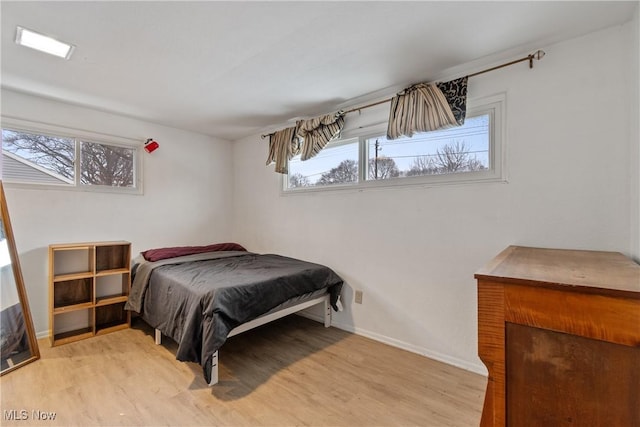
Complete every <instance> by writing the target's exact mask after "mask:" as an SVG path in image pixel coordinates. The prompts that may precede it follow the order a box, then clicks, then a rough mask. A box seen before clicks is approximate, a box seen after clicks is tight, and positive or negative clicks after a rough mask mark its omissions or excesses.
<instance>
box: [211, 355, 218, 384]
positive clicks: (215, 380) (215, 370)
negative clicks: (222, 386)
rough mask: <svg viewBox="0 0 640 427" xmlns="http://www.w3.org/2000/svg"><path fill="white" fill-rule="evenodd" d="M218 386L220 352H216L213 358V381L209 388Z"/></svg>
mask: <svg viewBox="0 0 640 427" xmlns="http://www.w3.org/2000/svg"><path fill="white" fill-rule="evenodd" d="M216 384H218V352H217V351H216V352H215V353H213V356H211V381H209V386H213V385H216Z"/></svg>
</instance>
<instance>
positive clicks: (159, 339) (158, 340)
mask: <svg viewBox="0 0 640 427" xmlns="http://www.w3.org/2000/svg"><path fill="white" fill-rule="evenodd" d="M156 344H157V345H160V344H162V332H160V329H156Z"/></svg>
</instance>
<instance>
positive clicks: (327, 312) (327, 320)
mask: <svg viewBox="0 0 640 427" xmlns="http://www.w3.org/2000/svg"><path fill="white" fill-rule="evenodd" d="M329 326H331V304H330V303H329V298H328V297H327V298H325V299H324V327H325V328H328V327H329Z"/></svg>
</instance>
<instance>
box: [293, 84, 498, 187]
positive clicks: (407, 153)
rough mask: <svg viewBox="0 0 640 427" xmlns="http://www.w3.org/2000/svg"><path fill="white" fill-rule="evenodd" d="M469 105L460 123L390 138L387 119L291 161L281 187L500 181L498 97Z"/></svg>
mask: <svg viewBox="0 0 640 427" xmlns="http://www.w3.org/2000/svg"><path fill="white" fill-rule="evenodd" d="M483 101H484V102H482V103H477V105H476V106H471V105H470V106H469V108H468V111H467V117H466V120H465V123H464V125H463V126H459V127H455V128H449V129H444V130H439V131H434V132H426V133H420V134H415V135H413V137H411V138H407V137H403V138H400V139H396V140H392V141H388V140H387V139H386V136H385V135H386V123H385V124H383V125H378V126H375V127H371V128H370V129H365V130H364V131H362V132H361V135H360V136H358V137H352V138H348V139H341V140H338V141H335V142H331V143H329V144H328V145H327V147H325V149H324V150H322V151H321V152H320V153H319V154H318V155H317V156H316V157H313V158H311V159H309V160H307V161H304V162H303V161H301V160H300V157H299V156H297V157H294V158H293V159H292V160H291V161H290V162H289V174H288V175H287V176H286V177H285V179H284V184H283V187H284V190H285V191H287V192H295V191H305V190H307V191H309V190H311V191H316V190H322V189H329V188H331V189H335V188H366V187H379V186H396V185H411V184H446V183H456V182H477V181H497V180H502V179H503V175H502V169H503V168H502V140H503V138H502V127H503V121H502V116H503V113H502V110H503V107H504V97H503V96H497V97H492V98H490V99H485V100H483Z"/></svg>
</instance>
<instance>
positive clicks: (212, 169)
mask: <svg viewBox="0 0 640 427" xmlns="http://www.w3.org/2000/svg"><path fill="white" fill-rule="evenodd" d="M2 114H3V115H6V116H12V117H17V118H21V119H25V120H32V121H40V122H46V123H50V124H56V125H60V126H66V127H71V128H76V129H83V130H90V131H93V132H99V133H107V134H112V135H118V136H122V137H127V138H132V139H137V140H139V141H140V143H141V144H143V143H144V141H145V140H146V139H147V138H151V137H153V138H155V139H156V140H157V141H158V142H159V143H160V148H159V149H158V150H156V151H154V152H153V153H152V154H148V153H146V152H144V151H143V152H142V155H143V157H144V194H143V195H119V194H112V193H94V192H82V191H69V190H37V189H24V188H15V187H12V186H11V185H10V184H5V193H6V196H7V203H8V208H9V212H10V215H11V223H12V225H13V231H14V234H15V238H16V246H17V249H18V252H19V256H20V262H21V266H22V273H23V276H24V281H25V286H26V289H27V293H28V296H29V304H30V307H31V311H32V316H33V321H34V324H35V329H36V332H37V333H38V336H45V335H46V334H47V333H48V332H47V331H48V327H49V326H48V325H49V318H48V284H47V283H48V282H47V280H48V279H47V274H48V252H47V251H48V246H49V244H51V243H64V242H82V241H100V240H127V241H130V242H132V247H133V252H134V254H135V253H138V252H140V251H142V250H145V249H149V248H153V247H161V246H174V245H196V244H207V243H212V242H220V241H227V240H229V239H230V238H231V232H230V230H231V203H232V193H231V179H232V176H231V164H230V163H231V162H230V158H231V143H230V142H228V141H223V140H216V139H213V138H211V137H208V136H204V135H200V134H196V133H192V132H187V131H182V130H177V129H173V128H169V127H165V126H160V125H157V124H152V123H147V122H142V121H138V120H134V119H129V118H125V117H121V116H118V115H113V114H107V113H104V112H100V111H95V110H89V109H86V108H80V107H78V106H73V105H69V104H64V103H60V102H55V101H52V100H47V99H43V98H38V97H34V96H29V95H25V94H19V93H16V92H12V91H8V90H3V91H2Z"/></svg>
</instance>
